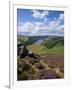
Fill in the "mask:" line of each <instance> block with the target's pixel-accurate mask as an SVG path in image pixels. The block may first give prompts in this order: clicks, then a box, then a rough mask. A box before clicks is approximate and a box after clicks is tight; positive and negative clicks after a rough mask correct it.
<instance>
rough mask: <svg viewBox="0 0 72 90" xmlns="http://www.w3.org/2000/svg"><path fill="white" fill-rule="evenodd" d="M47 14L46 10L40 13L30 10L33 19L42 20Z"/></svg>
mask: <svg viewBox="0 0 72 90" xmlns="http://www.w3.org/2000/svg"><path fill="white" fill-rule="evenodd" d="M48 14H49V12H48V11H46V10H45V11H42V12H40V11H39V10H32V16H33V17H34V18H38V19H44V18H45V17H46V16H47V15H48Z"/></svg>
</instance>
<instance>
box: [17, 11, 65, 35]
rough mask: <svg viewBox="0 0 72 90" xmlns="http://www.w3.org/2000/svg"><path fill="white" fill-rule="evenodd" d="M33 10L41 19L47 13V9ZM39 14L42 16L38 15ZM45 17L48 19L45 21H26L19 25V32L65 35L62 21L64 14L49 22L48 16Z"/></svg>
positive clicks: (25, 33) (35, 15)
mask: <svg viewBox="0 0 72 90" xmlns="http://www.w3.org/2000/svg"><path fill="white" fill-rule="evenodd" d="M33 12H36V13H33V15H34V17H36V18H40V19H42V18H44V17H45V15H47V12H45V11H43V12H39V11H37V10H34V11H33ZM37 13H38V14H37ZM44 13H45V14H44ZM39 14H40V15H42V16H41V17H40V16H38V15H39ZM44 19H46V20H45V21H44V22H25V23H22V24H20V25H18V33H23V34H24V35H57V34H60V35H63V33H64V25H63V24H62V23H61V21H62V20H64V15H63V14H60V15H59V17H58V18H54V19H53V20H51V21H49V22H48V18H46V17H45V18H44ZM45 22H46V23H45Z"/></svg>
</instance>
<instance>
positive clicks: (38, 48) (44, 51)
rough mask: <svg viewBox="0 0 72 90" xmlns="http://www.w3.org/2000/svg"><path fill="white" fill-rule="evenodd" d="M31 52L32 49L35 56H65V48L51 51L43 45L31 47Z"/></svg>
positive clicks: (55, 48) (61, 47)
mask: <svg viewBox="0 0 72 90" xmlns="http://www.w3.org/2000/svg"><path fill="white" fill-rule="evenodd" d="M27 48H28V49H29V50H30V49H31V50H32V51H33V52H34V53H35V54H39V55H40V54H56V55H63V53H64V47H63V46H59V47H53V48H51V49H48V48H46V47H44V46H42V45H29V46H28V47H27Z"/></svg>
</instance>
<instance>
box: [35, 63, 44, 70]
mask: <svg viewBox="0 0 72 90" xmlns="http://www.w3.org/2000/svg"><path fill="white" fill-rule="evenodd" d="M35 66H36V67H37V68H38V69H44V68H45V67H44V66H43V65H42V64H41V63H36V64H35Z"/></svg>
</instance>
